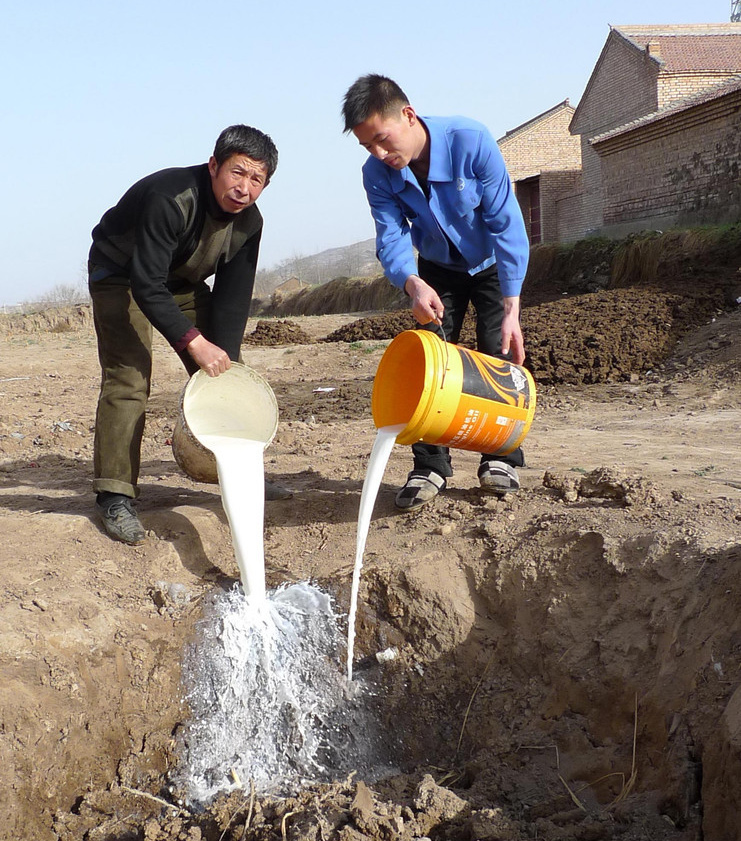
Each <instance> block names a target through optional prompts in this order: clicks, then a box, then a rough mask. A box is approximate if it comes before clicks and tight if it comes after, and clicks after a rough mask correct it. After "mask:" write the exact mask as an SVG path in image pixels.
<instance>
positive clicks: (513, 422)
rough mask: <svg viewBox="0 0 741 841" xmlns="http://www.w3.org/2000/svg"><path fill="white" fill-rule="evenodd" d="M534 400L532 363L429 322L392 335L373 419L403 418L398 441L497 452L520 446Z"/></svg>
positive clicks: (381, 422) (388, 422)
mask: <svg viewBox="0 0 741 841" xmlns="http://www.w3.org/2000/svg"><path fill="white" fill-rule="evenodd" d="M535 404H536V393H535V383H534V381H533V378H532V375H531V374H530V372H529V371H528V370H527V369H525V368H523V367H522V366H520V365H515V364H514V363H512V362H508V361H507V360H505V359H500V358H498V357H493V356H487V355H486V354H483V353H479V352H477V351H473V350H468V349H466V348H462V347H460V346H458V345H453V344H449V343H447V342H444V341H442V339H440V338H439V337H438V336H437V335H435V333H433V332H431V331H429V330H406V331H404V332H403V333H400V334H399V335H398V336H397V337H396V338H395V339H394V340H393V341H392V342H391V344H390V345H389V346H388V347H387V348H386V351H385V353H384V354H383V357H382V358H381V361H380V363H379V365H378V370H377V371H376V376H375V380H374V382H373V396H372V399H371V408H372V411H373V421H374V423H375V425H376V427H378V428H379V429H380V428H382V427H384V426H394V425H400V424H404V429H403V430H402V431H401V432H400V433H399V434H398V435H397V437H396V441H397V443H398V444H414V443H416V442H417V441H424V442H425V443H427V444H439V445H442V446H446V447H453V448H456V449H461V450H474V451H476V452H480V453H491V454H499V455H506V454H507V453H511V452H512V451H513V450H516V449H517V447H519V446H520V444H521V442H522V441H523V439H524V438H525V436H526V435H527V433H528V430H529V429H530V424H531V423H532V420H533V415H534V414H535Z"/></svg>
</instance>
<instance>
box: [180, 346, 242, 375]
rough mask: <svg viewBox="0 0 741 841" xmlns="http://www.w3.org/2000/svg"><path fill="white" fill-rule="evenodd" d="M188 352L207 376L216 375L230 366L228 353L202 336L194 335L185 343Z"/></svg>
mask: <svg viewBox="0 0 741 841" xmlns="http://www.w3.org/2000/svg"><path fill="white" fill-rule="evenodd" d="M187 349H188V353H189V354H190V355H191V356H192V357H193V361H194V362H195V363H196V364H197V365H198V367H199V368H201V369H202V370H204V371H205V372H206V373H207V374H208V375H209V377H218V376H219V374H223V373H224V371H228V370H229V368H230V367H231V364H232V362H231V359H229V354H228V353H227V352H226V351H225V350H222V349H221V348H220V347H219V346H218V345H214V344H212V343H211V342H209V340H208V339H206V338H205V337H204V336H196V337H195V339H193V340H192V341H191V342H189V343H188V345H187Z"/></svg>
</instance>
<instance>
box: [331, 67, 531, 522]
mask: <svg viewBox="0 0 741 841" xmlns="http://www.w3.org/2000/svg"><path fill="white" fill-rule="evenodd" d="M342 114H343V117H344V121H345V132H350V131H351V132H352V133H353V134H354V135H355V137H356V138H357V139H358V142H359V143H360V145H361V146H363V147H364V148H365V149H367V150H368V152H370V157H369V158H368V160H367V161H366V162H365V164H364V165H363V186H364V187H365V191H366V194H367V197H368V202H369V204H370V208H371V213H372V215H373V219H374V221H375V224H376V251H377V254H378V259H379V260H380V261H381V265H382V266H383V269H384V272H385V273H386V276H387V277H388V279H389V280H390V281H391V282H392V283H393V284H394V285H395V286H398V287H399V288H400V289H402V290H403V291H404V292H405V293H406V294H407V295H408V296H409V298H410V299H411V304H412V312H413V313H414V316H415V318H416V319H417V321H418V322H419V323H420V325H422V327H423V328H425V329H431V330H434V331H435V332H437V333H438V335H440V334H442V336H443V338H445V339H446V340H448V341H450V342H457V341H458V338H459V335H460V331H461V326H462V324H463V317H464V316H465V314H466V309H467V308H468V304H469V302H470V303H472V304H473V306H474V308H475V310H476V344H477V348H478V350H479V351H481V352H482V353H486V354H489V355H502V356H506V357H507V358H508V359H511V361H513V362H514V363H516V364H518V365H520V364H522V362H523V361H524V359H525V349H524V343H523V338H522V331H521V329H520V297H519V296H520V290H521V288H522V283H523V280H524V279H525V272H526V270H527V263H528V256H529V250H530V249H529V243H528V239H527V233H526V231H525V224H524V222H523V219H522V213H521V211H520V207H519V205H518V203H517V199H516V198H515V195H514V192H513V191H512V187H511V184H510V179H509V175H508V174H507V170H506V167H505V165H504V161H503V159H502V155H501V153H500V151H499V148H498V147H497V145H496V142H495V141H494V139H493V138H492V136H491V134H490V133H489V131H488V130H487V129H486V127H485V126H483V125H481V123H477V122H475V121H474V120H470V119H467V118H465V117H419V116H418V115H417V113H416V111H415V110H414V108H412V106H411V105H410V103H409V100H408V98H407V96H406V94H405V93H404V92H403V91H402V89H401V88H400V87H399V86H398V85H397V84H396V82H394V81H393V80H391V79H389V78H387V77H385V76H379V75H376V74H369V75H366V76H361V77H360V78H359V79H358V80H357V81H356V82H354V83H353V85H351V87H350V88H349V90H348V91H347V93H346V94H345V98H344V101H343V107H342ZM415 248H416V249H417V252H418V259H417V260H415V255H414V249H415ZM412 450H413V452H414V468H413V470H412V471H411V472H410V474H409V476H408V478H407V481H406V483H405V485H404V487H403V488H401V490H400V491H399V493H398V494H397V495H396V505H397V506H398V507H399V508H402V509H406V510H410V509H414V508H419V507H420V506H422V505H425V504H426V503H428V502H430V501H431V500H432V499H434V498H435V496H437V494H438V493H439V492H440V491H441V490H443V489H444V488H445V485H446V479H447V478H448V477H450V476H452V475H453V471H452V468H451V460H450V453H449V451H448V449H447V448H445V447H440V446H435V445H430V444H415V445H414V446H413V447H412ZM523 465H524V458H523V454H522V451H521V450H520V449H518V450H515V452H513V453H510V454H509V455H506V456H500V455H495V454H488V453H483V454H482V455H481V463H480V466H479V469H478V477H479V482H480V484H481V486H482V488H484V489H485V490H489V491H492V492H493V493H496V494H500V495H502V494H506V493H510V492H512V491H516V490H518V489H519V487H520V480H519V476H518V474H517V469H516V468H517V467H521V466H523Z"/></svg>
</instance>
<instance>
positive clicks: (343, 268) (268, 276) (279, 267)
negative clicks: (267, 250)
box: [255, 239, 383, 298]
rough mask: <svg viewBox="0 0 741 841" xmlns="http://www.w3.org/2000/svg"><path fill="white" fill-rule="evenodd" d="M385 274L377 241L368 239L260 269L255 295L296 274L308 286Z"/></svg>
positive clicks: (265, 295) (273, 288) (269, 290)
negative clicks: (377, 253) (377, 249)
mask: <svg viewBox="0 0 741 841" xmlns="http://www.w3.org/2000/svg"><path fill="white" fill-rule="evenodd" d="M382 273H383V269H382V268H381V264H380V263H379V262H378V260H376V241H375V239H366V240H363V241H362V242H355V243H353V244H352V245H345V246H342V247H340V248H328V249H327V250H326V251H320V252H319V253H318V254H312V255H309V256H303V255H295V256H293V257H288V258H287V259H285V260H281V261H280V263H276V264H275V265H274V266H272V267H271V268H269V269H260V270H259V271H258V272H257V278H256V279H255V294H256V295H257V296H258V297H261V298H265V297H268V296H269V295H271V294H272V292H273V291H274V290H275V289H276V287H278V286H280V284H281V283H285V282H286V281H288V280H290V279H291V278H294V277H295V278H297V279H298V280H299V281H301V282H302V283H305V284H308V285H309V286H321V285H322V284H324V283H327V281H329V280H334V278H336V277H372V276H375V275H378V274H382Z"/></svg>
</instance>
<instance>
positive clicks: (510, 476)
mask: <svg viewBox="0 0 741 841" xmlns="http://www.w3.org/2000/svg"><path fill="white" fill-rule="evenodd" d="M479 483H480V484H481V487H482V488H483V489H484V490H485V491H489V492H490V493H495V494H499V495H500V496H503V495H504V494H511V493H514V492H515V491H519V490H520V477H519V476H518V475H517V471H516V470H515V468H514V467H512V465H511V464H507V463H506V462H503V461H482V462H481V465H480V466H479Z"/></svg>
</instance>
